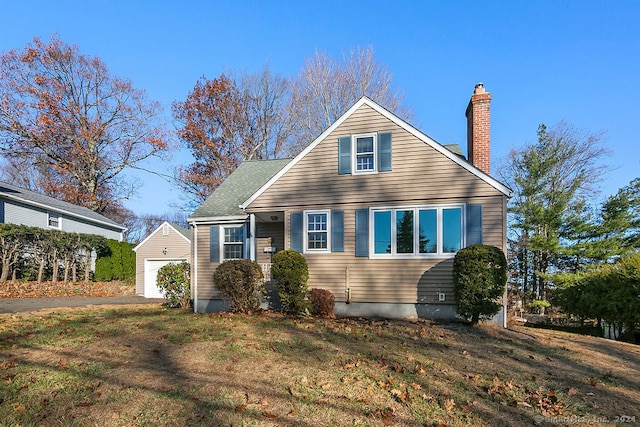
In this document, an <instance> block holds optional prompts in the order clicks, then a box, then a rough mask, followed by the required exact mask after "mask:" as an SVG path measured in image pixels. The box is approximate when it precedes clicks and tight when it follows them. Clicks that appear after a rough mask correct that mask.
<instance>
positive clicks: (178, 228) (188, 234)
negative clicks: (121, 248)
mask: <svg viewBox="0 0 640 427" xmlns="http://www.w3.org/2000/svg"><path fill="white" fill-rule="evenodd" d="M165 226H166V227H171V228H173V230H174V231H175V232H176V233H178V234H179V235H180V236H182V237H183V238H184V240H186V241H187V243H191V232H190V231H189V230H187V229H186V228H184V227H181V226H179V225H177V224H173V223H170V222H169V221H165V222H163V223H162V224H160V226H159V227H158V228H156V229H155V230H154V231H153V232H152V233H151V234H149V235H148V236H147V237H145V239H144V240H143V241H142V242H140V243H139V244H138V246H136V247H135V248H133V251H134V252H135V251H137V250H138V248H139V247H141V246H142V245H144V244H145V243H146V242H147V241H149V239H151V238H152V237H153V236H155V234H156V233H158V232H159V231H160V230H163V233H164V227H165Z"/></svg>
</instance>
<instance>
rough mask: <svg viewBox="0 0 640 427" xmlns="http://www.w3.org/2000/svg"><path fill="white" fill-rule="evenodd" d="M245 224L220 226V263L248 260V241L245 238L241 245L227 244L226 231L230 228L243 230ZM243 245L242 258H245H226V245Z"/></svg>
mask: <svg viewBox="0 0 640 427" xmlns="http://www.w3.org/2000/svg"><path fill="white" fill-rule="evenodd" d="M244 226H245V224H228V225H221V226H220V233H219V236H218V240H219V247H220V258H219V259H220V262H225V261H231V260H235V259H246V256H247V247H246V246H247V239H246V237H245V239H243V240H242V242H241V243H227V242H225V240H224V239H225V230H226V229H228V228H241V227H244ZM240 244H241V245H242V256H243V258H225V257H224V246H225V245H240Z"/></svg>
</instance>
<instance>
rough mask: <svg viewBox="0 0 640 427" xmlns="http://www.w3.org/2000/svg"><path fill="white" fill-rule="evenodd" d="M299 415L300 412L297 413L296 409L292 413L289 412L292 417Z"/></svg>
mask: <svg viewBox="0 0 640 427" xmlns="http://www.w3.org/2000/svg"><path fill="white" fill-rule="evenodd" d="M297 414H298V411H296V410H295V409H293V410H292V411H291V412H289V413H288V414H287V415H288V416H290V417H295V416H296V415H297Z"/></svg>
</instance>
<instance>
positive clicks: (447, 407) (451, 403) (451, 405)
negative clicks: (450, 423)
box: [443, 399, 456, 412]
mask: <svg viewBox="0 0 640 427" xmlns="http://www.w3.org/2000/svg"><path fill="white" fill-rule="evenodd" d="M443 406H444V409H445V410H446V411H447V412H453V409H454V408H455V407H456V402H454V401H453V399H447V400H445V401H444V403H443Z"/></svg>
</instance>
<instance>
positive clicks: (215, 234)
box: [209, 225, 220, 262]
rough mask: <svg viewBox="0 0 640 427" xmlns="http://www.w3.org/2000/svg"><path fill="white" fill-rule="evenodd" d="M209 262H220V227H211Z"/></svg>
mask: <svg viewBox="0 0 640 427" xmlns="http://www.w3.org/2000/svg"><path fill="white" fill-rule="evenodd" d="M209 261H211V262H220V226H219V225H212V226H211V227H209Z"/></svg>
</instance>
